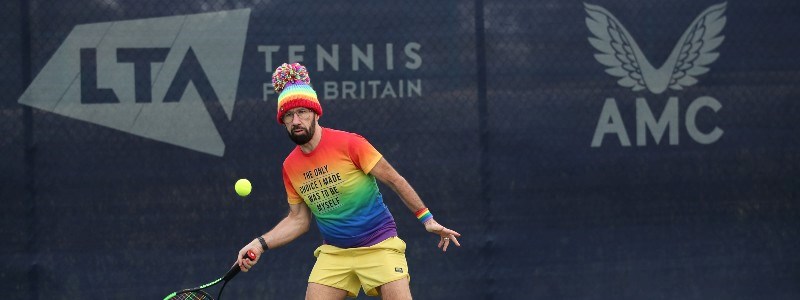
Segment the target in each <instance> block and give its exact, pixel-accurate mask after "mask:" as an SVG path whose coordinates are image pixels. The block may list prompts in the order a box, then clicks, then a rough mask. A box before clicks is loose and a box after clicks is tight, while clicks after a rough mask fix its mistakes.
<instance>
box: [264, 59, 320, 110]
mask: <svg viewBox="0 0 800 300" xmlns="http://www.w3.org/2000/svg"><path fill="white" fill-rule="evenodd" d="M310 84H311V78H310V77H308V70H306V67H304V66H303V65H301V64H299V63H293V64H282V65H281V66H280V67H278V68H277V69H275V73H273V74H272V86H273V87H274V88H275V92H276V93H280V95H279V96H278V116H277V118H278V123H280V124H283V114H285V113H286V112H287V111H288V110H290V109H292V108H295V107H305V108H308V109H310V110H313V111H314V112H315V113H317V115H320V116H321V115H322V106H320V105H319V100H317V92H315V91H314V89H313V88H311V85H310Z"/></svg>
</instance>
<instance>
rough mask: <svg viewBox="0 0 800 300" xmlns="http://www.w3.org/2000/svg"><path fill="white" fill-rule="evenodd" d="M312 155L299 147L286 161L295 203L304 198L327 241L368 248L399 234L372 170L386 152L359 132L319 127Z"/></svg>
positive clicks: (285, 171) (288, 190) (291, 198)
mask: <svg viewBox="0 0 800 300" xmlns="http://www.w3.org/2000/svg"><path fill="white" fill-rule="evenodd" d="M319 129H320V130H322V139H321V140H320V142H319V144H318V145H317V147H316V148H314V150H313V151H311V153H308V154H305V153H303V151H301V150H300V147H299V146H298V147H296V148H295V149H294V150H293V151H292V152H291V153H289V156H287V157H286V160H284V162H283V183H284V186H285V187H286V194H287V195H288V201H289V203H290V204H297V203H301V202H305V203H306V205H308V207H309V208H310V209H311V212H312V213H313V214H314V217H315V219H316V221H317V226H318V227H319V230H320V233H322V237H323V238H324V239H325V243H326V244H330V245H333V246H336V247H340V248H353V247H365V246H371V245H374V244H377V243H379V242H381V241H383V240H385V239H387V238H389V237H392V236H396V235H397V226H396V225H395V222H394V218H393V217H392V214H391V213H390V212H389V209H388V208H387V207H386V205H385V204H384V203H383V197H382V196H381V193H380V191H379V190H378V185H377V183H376V182H375V177H374V176H372V175H369V172H370V171H371V170H372V168H373V167H374V166H375V164H377V163H378V161H379V160H380V159H381V158H382V155H381V154H380V152H378V150H376V149H375V147H373V146H372V145H371V144H370V143H369V142H368V141H367V140H366V139H365V138H363V137H362V136H360V135H357V134H354V133H349V132H345V131H340V130H334V129H328V128H322V127H319Z"/></svg>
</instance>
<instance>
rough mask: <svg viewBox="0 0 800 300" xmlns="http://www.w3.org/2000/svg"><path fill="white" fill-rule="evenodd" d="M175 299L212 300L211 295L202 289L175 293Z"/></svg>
mask: <svg viewBox="0 0 800 300" xmlns="http://www.w3.org/2000/svg"><path fill="white" fill-rule="evenodd" d="M172 299H176V300H214V298H213V297H211V295H209V294H207V293H206V292H203V291H194V292H186V293H180V294H177V295H175V298H172Z"/></svg>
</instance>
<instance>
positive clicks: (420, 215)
mask: <svg viewBox="0 0 800 300" xmlns="http://www.w3.org/2000/svg"><path fill="white" fill-rule="evenodd" d="M414 215H415V216H417V219H419V221H420V222H422V223H423V224H424V223H425V222H427V221H428V220H430V219H433V214H431V211H430V210H428V208H427V207H423V208H422V209H420V210H418V211H417V212H415V213H414Z"/></svg>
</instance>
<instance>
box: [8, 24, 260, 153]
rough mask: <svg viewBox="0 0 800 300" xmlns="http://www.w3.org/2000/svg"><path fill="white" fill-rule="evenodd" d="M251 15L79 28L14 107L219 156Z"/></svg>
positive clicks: (236, 84) (223, 144) (91, 25)
mask: <svg viewBox="0 0 800 300" xmlns="http://www.w3.org/2000/svg"><path fill="white" fill-rule="evenodd" d="M249 19H250V10H249V9H240V10H231V11H221V12H213V13H204V14H195V15H182V16H170V17H160V18H151V19H140V20H128V21H115V22H105V23H96V24H85V25H78V26H75V28H74V29H73V30H72V32H70V34H69V36H67V38H66V40H65V41H64V42H63V43H62V44H61V46H60V47H59V48H58V50H56V52H55V54H53V57H51V58H50V60H49V61H48V62H47V64H46V65H45V66H44V68H43V69H42V71H41V72H39V74H38V75H37V76H36V78H34V79H33V82H32V83H31V85H30V86H29V87H28V89H27V90H25V92H24V93H23V94H22V96H20V98H19V103H20V104H24V105H28V106H31V107H35V108H38V109H41V110H45V111H49V112H53V113H56V114H60V115H63V116H66V117H70V118H74V119H78V120H83V121H86V122H91V123H94V124H98V125H102V126H106V127H110V128H114V129H117V130H120V131H124V132H127V133H131V134H135V135H138V136H142V137H145V138H150V139H154V140H157V141H161V142H165V143H170V144H173V145H177V146H181V147H185V148H188V149H192V150H196V151H200V152H203V153H208V154H212V155H216V156H223V155H224V153H225V143H224V141H223V140H222V137H221V135H220V133H219V130H218V127H219V126H224V125H225V124H226V123H227V122H228V121H230V120H231V119H232V117H233V105H234V102H235V101H236V90H237V88H238V83H239V72H240V70H241V64H242V57H243V54H244V44H245V37H246V34H247V26H248V22H249Z"/></svg>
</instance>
